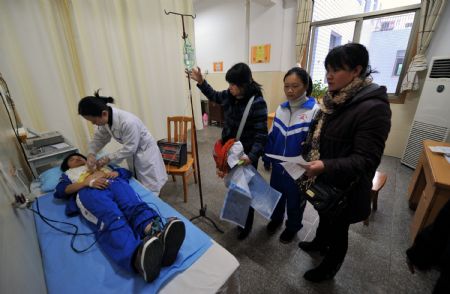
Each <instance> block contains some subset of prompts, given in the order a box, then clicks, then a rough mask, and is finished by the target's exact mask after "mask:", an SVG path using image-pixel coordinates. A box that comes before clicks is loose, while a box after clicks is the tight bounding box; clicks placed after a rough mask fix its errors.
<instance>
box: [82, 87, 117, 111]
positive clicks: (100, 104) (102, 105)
mask: <svg viewBox="0 0 450 294" xmlns="http://www.w3.org/2000/svg"><path fill="white" fill-rule="evenodd" d="M99 92H100V89H98V90H97V91H95V92H94V96H86V97H84V98H83V99H81V100H80V102H78V114H79V115H89V116H101V115H102V112H103V111H105V110H108V107H109V106H108V105H107V104H108V103H114V98H112V97H104V96H100V94H99Z"/></svg>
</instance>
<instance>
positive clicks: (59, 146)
mask: <svg viewBox="0 0 450 294" xmlns="http://www.w3.org/2000/svg"><path fill="white" fill-rule="evenodd" d="M50 146H52V147H53V148H55V149H64V148H67V147H70V146H69V144H67V143H58V144H53V145H50Z"/></svg>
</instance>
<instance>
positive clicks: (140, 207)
mask: <svg viewBox="0 0 450 294" xmlns="http://www.w3.org/2000/svg"><path fill="white" fill-rule="evenodd" d="M136 195H137V196H138V197H139V199H140V200H141V201H142V199H141V197H140V196H139V194H137V193H136ZM34 201H35V202H36V210H34V209H33V208H31V203H32V202H33V201H30V200H28V199H26V201H25V203H23V204H20V205H19V206H17V205H16V206H15V207H20V208H27V209H28V210H30V211H32V212H33V213H34V214H36V215H38V216H39V217H40V219H41V220H42V221H43V222H44V223H46V224H47V225H48V226H50V227H51V228H53V229H54V230H56V231H58V232H61V233H63V234H66V235H71V236H72V239H71V241H70V247H71V248H72V250H73V251H74V252H76V253H83V252H86V251H88V250H89V249H91V248H92V246H94V245H95V244H96V243H97V241H98V240H99V239H100V237H101V236H102V234H103V233H105V232H107V231H110V232H111V231H115V230H120V229H121V228H123V227H124V226H125V225H127V221H125V223H123V224H122V225H121V226H119V227H117V228H111V226H112V225H113V224H114V223H115V222H117V221H119V220H122V219H123V216H120V217H117V218H116V219H115V220H114V221H113V222H111V223H110V224H109V225H108V226H107V227H106V228H105V229H100V230H97V231H94V232H89V233H79V232H78V231H79V228H78V226H77V225H75V224H72V223H69V222H64V221H58V220H53V219H50V218H48V217H46V216H44V215H43V214H42V213H41V211H40V207H39V201H38V198H36V199H35V200H34ZM145 204H146V205H148V206H147V209H148V208H152V206H154V207H155V210H156V211H157V212H158V214H159V216H160V219H161V224H162V225H164V222H163V219H164V220H166V218H165V217H163V216H162V215H161V213H160V211H159V209H158V207H157V206H156V205H155V204H154V203H148V202H144V201H142V205H138V206H136V207H135V210H137V212H136V211H133V214H132V215H131V217H130V219H131V220H133V219H134V218H135V217H136V216H137V215H138V214H139V213H140V212H141V211H142V210H144V209H146V207H144V206H143V205H145ZM13 206H14V204H13ZM152 209H153V208H152ZM51 223H59V224H64V225H68V226H71V227H73V228H74V231H73V232H72V231H66V230H63V229H61V228H58V227H56V226H54V225H53V224H51ZM97 233H98V235H97V236H96V237H95V240H94V242H93V243H92V244H91V245H89V246H88V247H87V248H85V249H77V248H76V247H75V238H76V237H78V236H90V235H95V234H97Z"/></svg>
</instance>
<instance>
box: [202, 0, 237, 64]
mask: <svg viewBox="0 0 450 294" xmlns="http://www.w3.org/2000/svg"><path fill="white" fill-rule="evenodd" d="M194 11H195V13H196V15H197V17H196V19H195V49H196V56H197V65H198V66H199V67H200V68H201V69H202V71H205V70H208V72H213V62H215V61H223V65H224V72H226V70H227V69H228V68H230V67H231V66H232V65H233V64H235V63H238V62H243V61H245V60H246V54H245V53H246V52H245V30H246V28H245V27H246V24H245V1H242V0H228V1H223V0H206V1H205V0H200V1H196V2H195V3H194Z"/></svg>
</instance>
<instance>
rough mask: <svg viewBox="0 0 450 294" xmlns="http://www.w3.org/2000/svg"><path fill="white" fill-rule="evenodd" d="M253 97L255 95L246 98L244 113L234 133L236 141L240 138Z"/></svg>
mask: <svg viewBox="0 0 450 294" xmlns="http://www.w3.org/2000/svg"><path fill="white" fill-rule="evenodd" d="M254 99H255V96H252V98H250V100H248V102H247V106H245V110H244V114H243V115H242V118H241V123H240V124H239V129H238V131H237V134H236V141H239V139H240V138H241V134H242V130H243V129H244V126H245V122H246V121H247V117H248V113H249V112H250V108H251V107H252V104H253V100H254Z"/></svg>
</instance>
